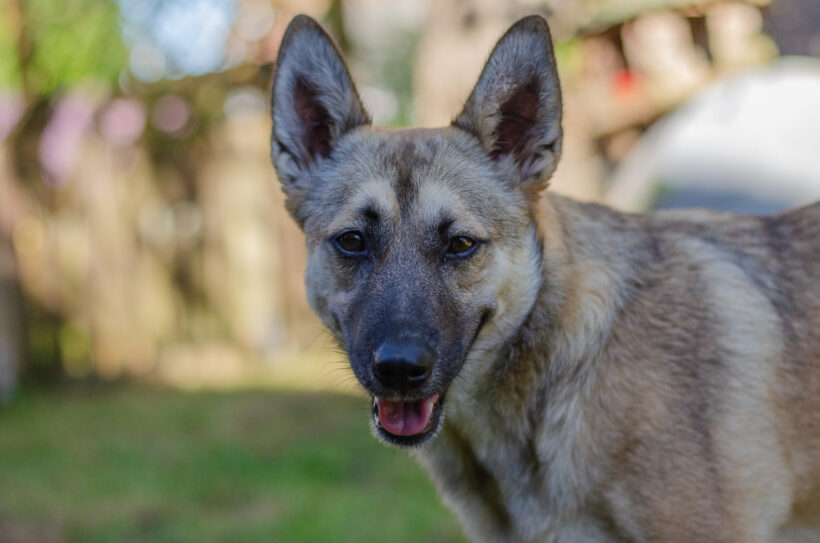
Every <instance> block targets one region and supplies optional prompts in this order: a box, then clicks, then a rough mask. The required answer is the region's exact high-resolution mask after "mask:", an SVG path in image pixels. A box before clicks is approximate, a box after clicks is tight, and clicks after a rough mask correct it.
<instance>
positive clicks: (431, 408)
mask: <svg viewBox="0 0 820 543" xmlns="http://www.w3.org/2000/svg"><path fill="white" fill-rule="evenodd" d="M435 406H436V402H430V403H429V404H427V416H430V415H432V414H433V407H435Z"/></svg>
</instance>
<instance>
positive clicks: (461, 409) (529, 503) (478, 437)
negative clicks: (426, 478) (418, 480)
mask: <svg viewBox="0 0 820 543" xmlns="http://www.w3.org/2000/svg"><path fill="white" fill-rule="evenodd" d="M448 407H449V408H450V409H449V410H448V418H447V424H446V425H445V428H444V429H443V431H442V435H440V436H439V437H438V438H437V439H436V440H434V442H433V443H431V444H430V445H429V446H427V447H424V448H423V449H422V450H421V451H420V453H419V457H420V460H421V461H422V463H423V464H424V465H425V467H426V468H427V469H428V471H429V472H430V474H431V476H432V478H433V480H434V481H435V482H436V484H437V486H438V487H439V490H440V491H441V492H442V494H444V497H445V499H446V500H447V501H448V502H449V504H450V505H451V507H453V508H454V509H455V510H456V512H457V514H458V515H459V517H460V518H461V520H462V522H463V523H464V524H465V525H467V526H470V525H472V526H473V528H472V530H471V529H470V528H468V532H472V533H475V534H478V536H477V537H475V538H476V539H477V540H479V541H481V540H488V541H492V540H512V541H538V540H544V538H545V537H546V538H550V535H549V534H555V532H557V531H560V530H562V529H563V528H564V527H566V526H567V525H568V524H569V525H571V524H574V519H580V518H582V517H585V513H584V511H583V510H582V509H581V508H580V507H579V506H578V504H579V500H577V499H574V498H575V497H577V496H579V494H580V491H581V489H579V488H576V487H573V482H575V481H580V480H582V479H583V477H580V476H579V474H577V473H575V466H576V464H575V462H573V461H572V458H570V457H566V455H567V454H570V448H569V447H552V448H550V447H544V446H543V444H542V443H539V442H538V439H539V436H541V438H543V436H542V435H541V432H537V431H535V432H534V431H533V430H531V429H529V430H528V429H526V428H524V427H523V424H522V423H521V421H518V422H517V421H515V420H509V419H507V420H503V419H500V415H499V412H498V411H497V410H496V409H494V408H493V402H488V401H486V400H485V401H471V402H459V403H458V404H457V405H450V406H448ZM553 439H556V440H561V439H568V437H567V436H561V435H555V436H553ZM545 455H547V456H545ZM557 491H560V492H561V496H560V497H559V496H558V495H557V494H556V492H557ZM488 518H490V519H492V523H493V526H488V525H487V519H488ZM586 523H587V524H589V522H586ZM482 534H483V535H482ZM488 534H495V535H493V536H489V535H488Z"/></svg>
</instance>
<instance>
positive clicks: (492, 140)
mask: <svg viewBox="0 0 820 543" xmlns="http://www.w3.org/2000/svg"><path fill="white" fill-rule="evenodd" d="M453 126H456V127H458V128H461V129H463V130H466V131H467V132H470V133H471V134H473V135H474V136H475V137H477V138H478V140H479V141H480V142H481V145H482V147H483V148H484V149H485V151H486V152H487V154H488V155H490V157H491V158H492V159H493V160H495V161H496V162H498V163H499V165H500V166H501V167H503V168H504V169H505V170H509V173H510V175H511V176H513V178H514V179H516V180H517V181H518V182H519V183H521V184H522V185H524V186H526V187H528V188H531V189H533V190H540V189H542V188H544V187H545V186H546V185H547V180H548V179H549V176H550V175H552V172H553V171H554V170H555V167H556V165H557V163H558V157H559V156H560V154H561V132H562V131H561V87H560V84H559V82H558V73H557V71H556V67H555V56H554V54H553V50H552V39H551V37H550V31H549V27H548V26H547V22H546V21H545V20H544V19H543V18H542V17H540V16H538V15H533V16H530V17H525V18H524V19H521V20H520V21H518V22H517V23H515V24H514V25H513V26H512V27H511V28H510V29H509V30H508V31H507V32H506V33H505V34H504V35H503V36H502V37H501V39H500V40H499V41H498V44H497V45H496V46H495V49H493V52H492V53H491V54H490V58H489V59H488V60H487V63H486V64H485V65H484V70H483V71H482V72H481V76H480V77H479V79H478V83H476V86H475V88H474V89H473V92H472V93H471V94H470V97H469V98H468V99H467V103H466V104H464V109H463V110H462V112H461V113H460V114H459V116H458V117H456V119H455V120H454V121H453Z"/></svg>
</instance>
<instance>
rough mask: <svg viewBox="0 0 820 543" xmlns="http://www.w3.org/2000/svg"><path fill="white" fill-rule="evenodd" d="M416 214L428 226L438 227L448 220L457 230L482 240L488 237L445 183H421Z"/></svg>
mask: <svg viewBox="0 0 820 543" xmlns="http://www.w3.org/2000/svg"><path fill="white" fill-rule="evenodd" d="M418 214H419V217H420V218H421V220H422V221H423V222H424V223H425V224H428V225H435V227H439V226H440V225H441V224H443V223H444V222H445V221H447V220H450V224H448V225H447V226H448V227H449V226H451V225H452V224H453V223H455V224H456V226H457V227H458V228H459V229H463V230H466V231H468V232H469V233H471V234H473V235H475V236H479V237H482V238H486V237H488V234H487V230H486V228H484V227H483V226H482V225H481V223H480V222H479V221H478V220H476V218H475V217H474V215H473V213H472V212H470V211H469V210H468V209H467V207H466V206H465V205H464V204H463V202H462V200H461V198H460V197H459V196H458V194H456V192H455V191H453V190H452V189H451V188H450V187H448V186H447V184H446V183H444V182H441V181H435V180H427V181H426V182H424V183H421V186H420V187H419V195H418Z"/></svg>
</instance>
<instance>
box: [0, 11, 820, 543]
mask: <svg viewBox="0 0 820 543" xmlns="http://www.w3.org/2000/svg"><path fill="white" fill-rule="evenodd" d="M296 13H307V14H309V15H312V16H314V17H316V18H317V19H319V20H321V21H322V23H323V24H324V25H325V27H326V28H327V29H328V30H329V31H330V32H331V34H332V35H333V36H334V37H335V39H336V40H337V42H338V44H339V46H340V48H341V49H342V50H343V52H344V54H345V56H346V58H347V59H348V62H349V65H350V68H351V71H352V73H353V76H354V79H355V80H356V82H357V85H358V87H359V90H360V92H361V95H362V99H363V101H364V102H365V105H366V106H367V108H368V109H369V111H370V112H371V113H372V114H373V117H374V120H375V123H376V124H377V125H381V126H391V127H400V126H407V125H423V126H435V125H442V124H446V123H448V122H449V120H450V119H451V117H452V116H453V115H454V114H455V113H457V112H458V111H459V109H460V106H461V104H462V103H463V101H464V99H465V98H466V96H467V94H468V93H469V91H470V89H471V87H472V85H473V84H474V83H475V81H476V79H477V77H478V74H479V72H480V69H481V66H482V63H483V61H484V60H485V58H486V56H487V54H488V52H489V50H490V49H491V47H492V45H493V44H494V43H495V41H496V40H497V38H498V37H499V36H500V34H501V33H502V32H503V31H504V30H505V29H506V27H507V26H508V25H509V24H511V23H512V22H513V21H514V20H516V19H517V18H519V17H521V16H524V15H527V14H531V13H540V14H542V15H544V16H546V17H547V18H548V20H549V21H550V24H551V27H552V29H553V37H554V38H555V41H556V55H557V59H558V64H559V71H560V74H561V77H562V86H563V89H564V97H565V98H564V99H565V110H566V111H565V133H566V135H565V144H564V157H563V159H562V162H561V165H560V166H559V169H558V172H557V174H556V176H555V178H554V180H553V183H552V187H553V190H555V191H557V192H561V193H563V194H567V195H570V196H573V197H575V198H578V199H581V200H586V201H600V202H605V203H607V204H609V205H612V206H615V207H617V208H620V209H623V210H626V211H641V210H645V209H649V208H653V207H690V206H704V207H712V208H716V209H726V210H732V211H738V212H748V213H771V212H777V211H779V210H782V209H785V208H787V207H790V206H795V205H801V204H805V203H809V202H811V201H813V200H816V199H818V198H820V152H818V150H820V136H818V135H817V133H816V131H817V130H818V128H817V127H820V60H818V57H820V3H818V2H817V1H816V0H770V1H769V0H754V1H748V2H747V1H719V0H715V1H711V0H694V1H693V0H513V1H508V2H501V1H497V0H419V1H410V0H405V1H396V2H388V1H383V0H301V1H296V0H0V403H1V404H0V489H1V490H0V542H61V541H226V540H232V541H286V542H289V541H331V540H332V541H348V540H349V541H359V542H360V541H462V536H461V535H460V530H459V528H458V527H457V526H456V524H455V522H454V519H453V518H452V517H451V515H450V514H449V513H448V512H447V511H446V510H445V509H444V507H443V506H442V505H440V504H439V502H438V499H437V498H436V497H435V494H434V491H433V489H432V486H431V485H430V484H429V483H428V482H427V480H426V477H425V476H424V475H423V474H422V473H421V472H420V470H419V469H418V468H416V467H415V466H414V465H413V464H412V462H411V461H410V460H409V459H407V458H406V457H405V455H404V454H403V453H401V452H398V451H394V450H391V449H387V448H385V447H382V446H380V445H378V444H377V443H376V442H375V441H374V440H373V439H372V438H370V437H369V436H368V435H367V434H368V430H367V420H368V407H367V405H366V402H364V401H363V400H362V399H361V398H359V397H357V394H358V392H357V389H356V386H355V383H354V382H353V379H352V377H351V376H350V374H349V373H348V372H347V370H346V360H345V357H344V354H343V353H340V352H338V351H337V350H336V348H335V346H334V345H333V343H332V342H331V341H330V338H329V336H328V334H326V333H325V332H323V331H322V328H321V326H320V325H319V323H318V321H317V320H316V319H315V318H314V317H313V316H312V314H311V313H310V311H309V309H308V307H307V304H306V301H305V293H304V286H303V278H302V274H303V271H304V247H303V237H302V234H301V233H300V232H299V231H298V229H297V228H296V227H295V226H294V224H292V222H291V220H290V218H289V217H288V216H287V215H286V213H285V212H284V208H283V205H282V203H283V196H282V194H281V191H280V189H279V185H278V182H277V181H276V179H275V174H274V172H273V169H272V168H271V166H270V163H269V143H268V142H269V132H270V121H269V112H268V91H269V85H270V80H271V75H272V71H273V67H272V63H273V60H274V59H275V57H276V54H277V48H278V45H279V41H280V40H281V37H282V34H283V32H284V29H285V27H286V26H287V23H288V22H289V20H290V18H291V17H292V16H293V15H295V14H296Z"/></svg>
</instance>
